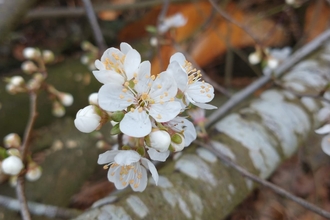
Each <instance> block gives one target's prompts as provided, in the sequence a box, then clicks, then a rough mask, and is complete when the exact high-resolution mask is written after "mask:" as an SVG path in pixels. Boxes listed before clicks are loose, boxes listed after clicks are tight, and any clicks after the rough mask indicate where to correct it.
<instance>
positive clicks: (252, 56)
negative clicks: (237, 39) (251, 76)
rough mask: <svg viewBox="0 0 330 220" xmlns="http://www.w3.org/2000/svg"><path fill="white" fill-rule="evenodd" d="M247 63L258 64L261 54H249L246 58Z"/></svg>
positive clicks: (256, 52)
mask: <svg viewBox="0 0 330 220" xmlns="http://www.w3.org/2000/svg"><path fill="white" fill-rule="evenodd" d="M248 60H249V62H250V63H251V64H252V65H255V64H258V63H260V61H261V54H260V52H258V51H255V52H254V53H251V54H250V55H249V57H248Z"/></svg>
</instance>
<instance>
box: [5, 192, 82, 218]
mask: <svg viewBox="0 0 330 220" xmlns="http://www.w3.org/2000/svg"><path fill="white" fill-rule="evenodd" d="M27 205H28V207H29V210H30V211H31V213H32V214H34V215H39V216H40V215H42V216H47V217H49V218H63V219H70V218H74V217H76V216H78V215H79V214H80V213H81V211H78V210H76V209H66V208H60V207H57V206H51V205H44V204H41V203H36V202H27ZM0 206H2V207H5V208H7V209H10V210H13V211H19V210H20V202H19V201H18V200H17V199H13V198H10V197H7V196H2V195H0Z"/></svg>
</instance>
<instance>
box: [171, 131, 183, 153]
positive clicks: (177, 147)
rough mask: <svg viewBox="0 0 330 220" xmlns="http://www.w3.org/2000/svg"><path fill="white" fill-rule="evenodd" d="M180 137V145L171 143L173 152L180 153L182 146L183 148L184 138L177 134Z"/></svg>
mask: <svg viewBox="0 0 330 220" xmlns="http://www.w3.org/2000/svg"><path fill="white" fill-rule="evenodd" d="M177 135H179V136H180V137H181V140H182V141H181V143H174V142H171V146H172V148H173V150H174V152H177V151H182V150H183V148H184V146H185V141H184V137H183V136H182V135H181V134H177Z"/></svg>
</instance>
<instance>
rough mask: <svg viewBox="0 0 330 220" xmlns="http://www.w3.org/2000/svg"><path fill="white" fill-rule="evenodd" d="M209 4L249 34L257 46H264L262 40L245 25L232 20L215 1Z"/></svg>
mask: <svg viewBox="0 0 330 220" xmlns="http://www.w3.org/2000/svg"><path fill="white" fill-rule="evenodd" d="M209 2H210V3H211V5H212V6H213V7H214V8H215V10H216V11H217V12H218V13H219V14H220V15H221V16H222V17H223V18H224V19H226V20H227V21H229V22H231V23H233V24H234V25H236V26H237V27H239V28H241V29H242V30H243V31H244V32H245V33H247V34H248V35H249V36H250V37H251V38H252V39H253V40H254V42H255V43H256V44H257V45H260V46H261V45H262V44H261V42H260V40H259V39H258V37H257V36H256V35H255V34H254V33H253V32H252V31H251V30H250V29H249V28H248V27H246V26H245V25H243V24H241V23H239V22H238V21H236V20H235V19H234V18H232V17H231V16H230V15H229V14H227V12H225V11H224V10H222V8H220V7H219V6H218V5H217V4H216V3H215V2H214V1H213V0H209Z"/></svg>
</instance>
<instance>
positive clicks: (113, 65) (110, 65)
mask: <svg viewBox="0 0 330 220" xmlns="http://www.w3.org/2000/svg"><path fill="white" fill-rule="evenodd" d="M111 56H112V58H114V59H115V60H116V62H112V61H111V60H110V59H109V58H105V60H104V61H103V64H104V66H105V68H106V69H107V70H114V71H115V72H117V73H119V74H121V75H124V74H125V71H124V69H123V64H124V60H125V55H124V56H122V57H119V55H118V54H115V53H112V54H111Z"/></svg>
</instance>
